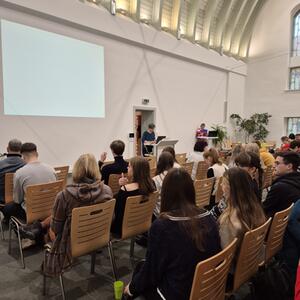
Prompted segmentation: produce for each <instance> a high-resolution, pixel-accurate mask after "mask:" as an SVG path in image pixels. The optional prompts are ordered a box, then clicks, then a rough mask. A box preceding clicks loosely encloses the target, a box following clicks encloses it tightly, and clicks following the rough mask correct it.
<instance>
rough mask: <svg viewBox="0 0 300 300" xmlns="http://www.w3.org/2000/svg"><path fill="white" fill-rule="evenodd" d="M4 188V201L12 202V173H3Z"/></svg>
mask: <svg viewBox="0 0 300 300" xmlns="http://www.w3.org/2000/svg"><path fill="white" fill-rule="evenodd" d="M4 190H5V191H4V202H5V203H6V204H7V203H10V202H12V201H13V194H14V173H5V178H4Z"/></svg>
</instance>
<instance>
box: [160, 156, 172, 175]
mask: <svg viewBox="0 0 300 300" xmlns="http://www.w3.org/2000/svg"><path fill="white" fill-rule="evenodd" d="M173 165H174V158H173V156H172V154H171V153H169V152H166V151H165V152H163V153H162V154H161V155H160V156H159V159H158V162H157V167H156V175H159V174H161V173H163V172H164V171H168V170H169V169H171V168H173Z"/></svg>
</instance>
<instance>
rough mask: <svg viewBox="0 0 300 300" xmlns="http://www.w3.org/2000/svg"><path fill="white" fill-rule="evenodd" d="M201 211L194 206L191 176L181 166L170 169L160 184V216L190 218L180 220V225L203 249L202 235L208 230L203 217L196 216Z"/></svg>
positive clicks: (193, 189)
mask: <svg viewBox="0 0 300 300" xmlns="http://www.w3.org/2000/svg"><path fill="white" fill-rule="evenodd" d="M203 212H204V210H203V209H199V208H198V207H197V206H196V202H195V188H194V184H193V180H192V179H191V176H190V175H189V174H188V173H187V171H185V170H184V169H182V168H178V169H171V170H170V171H169V172H168V174H167V175H166V177H165V179H164V181H163V185H162V190H161V215H160V218H168V216H174V217H188V218H190V219H189V220H185V221H182V222H180V225H181V226H182V227H183V229H184V230H185V231H186V233H187V234H188V235H189V236H190V237H191V239H192V240H193V241H194V243H195V245H196V247H197V248H198V249H199V250H200V251H203V250H204V249H205V242H206V241H205V238H204V237H205V236H207V234H208V232H209V228H207V226H206V225H205V224H204V222H203V218H196V216H198V215H199V214H200V213H203Z"/></svg>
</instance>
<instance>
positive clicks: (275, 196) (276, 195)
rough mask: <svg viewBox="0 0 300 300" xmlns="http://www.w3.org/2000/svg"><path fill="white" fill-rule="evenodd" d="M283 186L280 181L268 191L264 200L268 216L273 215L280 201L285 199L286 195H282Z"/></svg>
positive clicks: (264, 207)
mask: <svg viewBox="0 0 300 300" xmlns="http://www.w3.org/2000/svg"><path fill="white" fill-rule="evenodd" d="M281 187H282V185H281V184H280V183H275V184H273V185H272V186H271V189H270V191H269V192H268V195H267V197H266V200H265V201H264V202H263V209H264V211H265V214H266V216H268V217H272V216H273V215H274V213H275V212H276V208H277V207H278V205H279V202H280V201H282V200H284V196H285V195H282V189H281Z"/></svg>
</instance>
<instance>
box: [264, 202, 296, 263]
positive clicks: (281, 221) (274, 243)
mask: <svg viewBox="0 0 300 300" xmlns="http://www.w3.org/2000/svg"><path fill="white" fill-rule="evenodd" d="M293 206H294V204H292V205H291V206H290V207H288V208H287V209H284V210H282V211H279V212H277V213H276V214H275V215H274V216H273V220H272V223H271V226H270V230H269V233H268V236H267V240H266V248H265V258H264V259H265V260H264V262H263V263H261V265H262V264H266V263H268V261H269V260H270V259H271V258H272V257H273V256H274V255H275V254H276V253H277V252H278V251H279V250H280V249H281V247H282V242H283V237H284V233H285V229H286V227H287V224H288V219H289V215H290V213H291V211H292V208H293Z"/></svg>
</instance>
